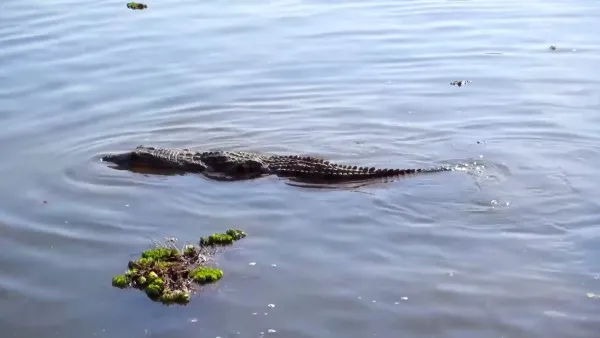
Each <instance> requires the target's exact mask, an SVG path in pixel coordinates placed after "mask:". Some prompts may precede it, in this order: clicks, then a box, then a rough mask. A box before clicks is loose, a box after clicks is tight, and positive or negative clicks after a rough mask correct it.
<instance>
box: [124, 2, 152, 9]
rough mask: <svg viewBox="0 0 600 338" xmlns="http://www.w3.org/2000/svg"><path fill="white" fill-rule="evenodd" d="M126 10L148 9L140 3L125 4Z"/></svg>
mask: <svg viewBox="0 0 600 338" xmlns="http://www.w3.org/2000/svg"><path fill="white" fill-rule="evenodd" d="M127 8H130V9H144V8H148V6H147V5H146V4H143V3H140V2H128V3H127Z"/></svg>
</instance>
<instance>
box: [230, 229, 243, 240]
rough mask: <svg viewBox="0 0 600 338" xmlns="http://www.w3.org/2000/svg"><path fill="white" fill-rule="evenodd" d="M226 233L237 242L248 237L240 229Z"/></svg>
mask: <svg viewBox="0 0 600 338" xmlns="http://www.w3.org/2000/svg"><path fill="white" fill-rule="evenodd" d="M225 233H226V234H227V235H229V236H231V237H232V238H233V240H235V241H239V240H240V239H242V238H244V237H246V233H245V232H244V231H242V230H239V229H229V230H227V231H226V232H225Z"/></svg>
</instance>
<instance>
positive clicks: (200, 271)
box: [112, 229, 246, 304]
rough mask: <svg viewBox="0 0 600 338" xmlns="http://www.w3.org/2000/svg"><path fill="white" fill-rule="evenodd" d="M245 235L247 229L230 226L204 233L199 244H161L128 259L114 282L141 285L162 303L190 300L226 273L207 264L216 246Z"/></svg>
mask: <svg viewBox="0 0 600 338" xmlns="http://www.w3.org/2000/svg"><path fill="white" fill-rule="evenodd" d="M244 237H246V233H245V232H244V231H242V230H235V229H229V230H227V231H226V232H225V233H214V234H212V235H210V236H207V237H202V238H201V239H200V245H199V246H194V245H191V244H188V245H186V246H184V247H183V248H182V249H177V248H176V247H174V245H173V244H172V243H171V244H170V245H165V244H158V245H157V246H156V247H154V248H151V249H148V250H145V251H143V252H142V253H141V255H140V257H139V258H137V259H135V260H132V261H129V263H128V269H127V271H125V273H124V274H122V275H117V276H113V277H112V285H113V286H114V287H117V288H121V289H125V288H128V287H132V288H136V289H139V290H141V291H144V292H145V293H146V295H147V296H148V297H149V298H150V299H152V300H154V301H160V302H162V303H163V304H187V303H188V302H189V301H190V293H191V292H193V291H195V290H196V289H197V288H198V287H199V286H201V285H205V284H208V283H214V282H216V281H218V280H220V279H221V278H222V277H223V271H222V270H220V269H217V268H213V267H209V266H206V263H207V262H208V261H209V260H210V258H211V257H212V256H213V255H214V254H215V253H216V251H215V250H216V247H217V246H223V245H229V244H231V243H233V242H234V241H237V240H240V239H242V238H244Z"/></svg>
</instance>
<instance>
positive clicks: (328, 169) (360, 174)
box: [101, 145, 453, 183]
mask: <svg viewBox="0 0 600 338" xmlns="http://www.w3.org/2000/svg"><path fill="white" fill-rule="evenodd" d="M101 160H102V161H104V162H108V163H112V164H114V165H116V167H117V168H119V169H126V170H133V169H134V168H135V167H141V168H144V167H145V168H150V169H157V170H169V171H176V172H184V173H202V174H204V175H205V176H208V177H209V178H211V177H212V178H217V176H218V177H221V178H222V179H223V178H224V179H225V180H241V179H252V178H258V177H262V176H267V175H276V176H279V177H285V178H288V179H292V180H295V181H301V182H312V183H315V182H319V183H330V182H331V183H333V182H351V181H358V180H361V181H362V180H366V179H373V178H391V177H397V176H404V175H410V174H417V173H435V172H442V171H452V170H453V169H452V168H450V167H443V166H440V167H434V168H419V169H377V168H374V167H371V168H369V167H357V166H351V165H345V164H338V163H331V162H329V161H326V160H324V159H320V158H316V157H310V156H297V155H264V154H258V153H251V152H242V151H204V152H198V151H192V150H189V149H178V148H157V147H149V146H143V145H140V146H137V147H136V148H135V149H134V150H133V151H128V152H124V153H114V154H108V155H105V156H103V157H102V158H101ZM215 174H216V175H215Z"/></svg>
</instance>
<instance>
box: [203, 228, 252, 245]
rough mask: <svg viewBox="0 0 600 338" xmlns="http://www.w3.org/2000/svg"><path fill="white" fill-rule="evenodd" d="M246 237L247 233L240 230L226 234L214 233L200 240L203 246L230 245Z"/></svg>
mask: <svg viewBox="0 0 600 338" xmlns="http://www.w3.org/2000/svg"><path fill="white" fill-rule="evenodd" d="M244 237H246V233H245V232H244V231H242V230H238V229H229V230H227V231H226V232H225V233H214V234H212V235H210V236H206V237H202V238H200V245H201V246H206V245H210V246H215V245H228V244H232V243H233V242H234V241H238V240H240V239H242V238H244Z"/></svg>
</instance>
